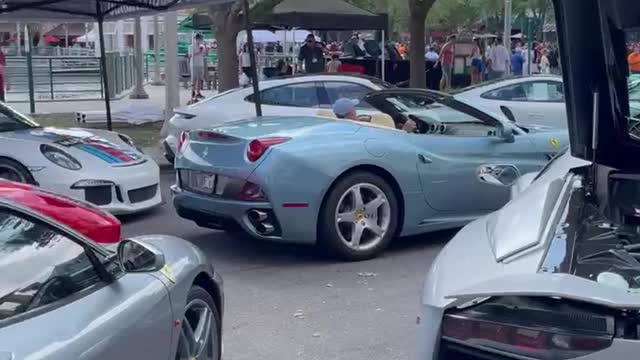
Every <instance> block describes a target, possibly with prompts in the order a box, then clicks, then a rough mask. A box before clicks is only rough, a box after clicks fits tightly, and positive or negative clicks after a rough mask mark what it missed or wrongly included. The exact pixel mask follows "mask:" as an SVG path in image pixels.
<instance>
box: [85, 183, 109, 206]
mask: <svg viewBox="0 0 640 360" xmlns="http://www.w3.org/2000/svg"><path fill="white" fill-rule="evenodd" d="M84 198H85V200H87V201H88V202H90V203H92V204H94V205H99V206H100V205H108V204H111V200H112V199H111V185H107V186H94V187H88V188H85V189H84Z"/></svg>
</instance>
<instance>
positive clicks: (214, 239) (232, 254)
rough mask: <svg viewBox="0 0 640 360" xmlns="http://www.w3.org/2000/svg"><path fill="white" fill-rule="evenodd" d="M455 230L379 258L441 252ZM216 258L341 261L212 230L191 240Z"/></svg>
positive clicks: (396, 245) (407, 241)
mask: <svg viewBox="0 0 640 360" xmlns="http://www.w3.org/2000/svg"><path fill="white" fill-rule="evenodd" d="M455 232H456V231H442V232H436V233H431V234H424V235H421V236H412V237H407V238H398V239H394V241H393V242H392V243H391V244H390V246H389V248H387V249H386V250H385V251H384V252H383V253H382V254H381V255H380V256H379V257H378V258H395V257H403V256H406V255H408V254H409V253H412V252H430V251H438V252H439V251H440V249H441V248H442V246H444V244H446V242H447V241H449V240H450V239H451V238H452V237H453V235H454V234H455ZM188 240H189V241H191V242H192V243H194V244H196V245H197V246H198V247H200V248H201V249H202V250H203V251H204V252H205V253H207V254H210V256H211V257H212V258H213V259H216V260H223V261H225V262H226V261H229V262H233V263H237V264H239V263H245V264H246V263H248V262H249V263H251V264H253V265H255V266H256V267H262V266H272V265H277V266H283V265H284V266H300V265H322V264H335V263H337V262H340V261H339V260H337V259H335V258H332V257H331V256H329V255H327V254H326V253H325V252H324V251H322V250H321V249H319V248H318V247H316V246H308V245H298V244H282V243H275V242H265V241H260V240H255V239H253V238H250V237H249V236H247V235H238V234H229V233H226V232H222V231H211V232H210V233H206V232H205V233H202V234H199V235H197V236H192V237H189V238H188Z"/></svg>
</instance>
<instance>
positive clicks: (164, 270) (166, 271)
mask: <svg viewBox="0 0 640 360" xmlns="http://www.w3.org/2000/svg"><path fill="white" fill-rule="evenodd" d="M160 273H161V274H162V275H164V277H166V278H167V280H169V281H171V282H172V283H174V284H175V283H176V277H175V276H173V270H171V266H169V264H165V265H164V266H163V267H162V269H160Z"/></svg>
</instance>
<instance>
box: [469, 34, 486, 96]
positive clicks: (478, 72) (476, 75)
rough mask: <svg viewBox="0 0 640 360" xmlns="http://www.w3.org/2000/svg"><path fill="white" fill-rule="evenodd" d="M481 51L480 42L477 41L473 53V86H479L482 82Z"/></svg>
mask: <svg viewBox="0 0 640 360" xmlns="http://www.w3.org/2000/svg"><path fill="white" fill-rule="evenodd" d="M480 51H481V50H480V42H479V41H478V39H476V40H475V41H474V44H473V50H472V52H471V85H475V84H479V83H480V82H481V81H482V70H483V66H482V54H481V53H480Z"/></svg>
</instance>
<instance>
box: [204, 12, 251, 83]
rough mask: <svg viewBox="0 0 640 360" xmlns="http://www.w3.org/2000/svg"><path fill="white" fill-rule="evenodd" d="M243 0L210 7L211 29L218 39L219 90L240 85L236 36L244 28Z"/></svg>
mask: <svg viewBox="0 0 640 360" xmlns="http://www.w3.org/2000/svg"><path fill="white" fill-rule="evenodd" d="M242 6H243V1H242V0H236V1H235V2H233V3H228V4H223V5H215V6H211V7H209V18H211V24H212V25H211V30H212V31H213V33H214V34H215V35H216V40H217V41H218V68H217V69H216V70H217V72H218V91H219V92H223V91H227V90H229V89H233V88H236V87H238V85H239V82H238V74H239V69H238V52H237V49H236V38H237V37H238V33H239V32H240V30H241V29H242V15H241V10H242Z"/></svg>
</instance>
